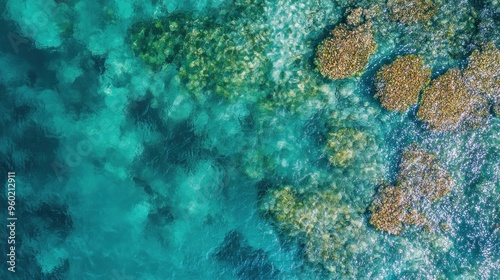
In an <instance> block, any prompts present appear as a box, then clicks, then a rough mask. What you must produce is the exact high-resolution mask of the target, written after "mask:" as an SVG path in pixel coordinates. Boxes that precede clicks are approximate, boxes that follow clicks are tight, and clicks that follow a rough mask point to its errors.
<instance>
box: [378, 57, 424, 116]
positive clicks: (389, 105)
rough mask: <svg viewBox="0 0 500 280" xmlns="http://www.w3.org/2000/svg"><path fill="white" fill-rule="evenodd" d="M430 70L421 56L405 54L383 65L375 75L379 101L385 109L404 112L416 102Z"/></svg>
mask: <svg viewBox="0 0 500 280" xmlns="http://www.w3.org/2000/svg"><path fill="white" fill-rule="evenodd" d="M430 75H431V70H430V69H429V68H426V67H424V65H423V60H422V57H421V56H418V55H405V56H401V57H398V58H396V60H394V61H393V62H392V63H391V64H389V65H386V66H383V67H382V68H381V69H380V70H379V71H378V72H377V75H376V77H375V86H376V89H377V94H376V95H375V96H376V97H378V99H379V100H380V103H381V104H382V106H383V107H384V108H386V109H387V110H392V111H398V112H404V111H406V110H408V108H410V106H411V105H413V104H416V103H417V101H418V95H419V93H420V91H421V90H422V89H423V88H424V87H425V86H426V85H427V84H428V83H429V82H430Z"/></svg>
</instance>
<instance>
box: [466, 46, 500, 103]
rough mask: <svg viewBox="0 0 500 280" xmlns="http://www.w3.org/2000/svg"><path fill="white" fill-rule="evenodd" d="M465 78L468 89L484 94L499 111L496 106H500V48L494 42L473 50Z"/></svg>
mask: <svg viewBox="0 0 500 280" xmlns="http://www.w3.org/2000/svg"><path fill="white" fill-rule="evenodd" d="M464 78H465V85H466V87H467V90H468V91H469V92H470V93H472V94H475V93H479V94H483V95H484V96H485V97H486V98H487V99H489V100H490V102H492V104H493V106H494V111H497V110H495V107H498V106H500V50H498V49H497V48H496V47H495V45H494V44H493V43H489V44H487V45H486V46H485V47H483V49H482V50H481V51H480V50H475V51H474V52H472V54H471V55H470V56H469V59H468V64H467V68H465V70H464Z"/></svg>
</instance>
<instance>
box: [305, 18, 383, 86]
mask: <svg viewBox="0 0 500 280" xmlns="http://www.w3.org/2000/svg"><path fill="white" fill-rule="evenodd" d="M356 14H359V10H354V12H353V13H351V15H350V16H349V17H348V22H349V23H352V24H359V23H360V22H361V19H359V16H356ZM376 50H377V44H376V42H375V39H374V37H373V33H372V24H371V23H370V22H367V23H365V24H361V25H359V26H351V25H348V24H340V25H338V26H337V27H336V28H335V29H333V31H332V36H331V37H330V38H327V39H325V40H324V41H323V42H321V44H320V45H319V46H318V49H317V52H316V59H315V64H316V66H317V68H318V70H319V72H320V73H321V75H323V77H328V78H330V79H333V80H335V79H344V78H349V77H352V76H354V75H356V74H359V73H361V72H363V70H364V69H365V67H366V65H367V64H368V58H369V57H370V56H371V55H372V54H373V53H374V52H375V51H376Z"/></svg>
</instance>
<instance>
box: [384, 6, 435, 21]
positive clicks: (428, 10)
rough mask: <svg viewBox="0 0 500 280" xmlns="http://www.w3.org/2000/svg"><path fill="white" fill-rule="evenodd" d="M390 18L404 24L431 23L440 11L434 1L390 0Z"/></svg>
mask: <svg viewBox="0 0 500 280" xmlns="http://www.w3.org/2000/svg"><path fill="white" fill-rule="evenodd" d="M387 6H388V7H389V15H390V18H391V19H392V20H394V21H400V22H402V23H407V24H408V23H414V22H422V21H429V20H430V19H431V18H432V17H433V16H434V15H435V14H436V12H437V11H438V7H437V5H436V4H434V2H433V1H432V0H389V1H388V3H387Z"/></svg>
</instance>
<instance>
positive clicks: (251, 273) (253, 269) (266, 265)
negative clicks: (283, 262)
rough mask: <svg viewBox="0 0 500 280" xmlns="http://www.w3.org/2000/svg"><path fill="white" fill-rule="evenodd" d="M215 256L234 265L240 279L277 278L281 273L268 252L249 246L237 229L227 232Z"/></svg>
mask: <svg viewBox="0 0 500 280" xmlns="http://www.w3.org/2000/svg"><path fill="white" fill-rule="evenodd" d="M215 258H216V259H217V260H218V261H221V262H226V263H229V264H230V265H232V266H234V267H235V270H236V274H237V275H238V279H275V278H277V276H278V273H279V270H278V269H276V268H275V267H274V265H273V263H272V262H271V261H270V260H269V257H268V256H267V255H266V253H265V252H264V251H263V250H261V249H254V248H253V247H251V246H249V245H248V244H247V242H246V240H245V239H244V237H243V234H241V233H240V232H239V231H236V230H232V231H230V232H229V233H227V234H226V236H225V237H224V241H223V242H222V244H221V245H220V246H219V247H218V249H217V252H216V253H215Z"/></svg>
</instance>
